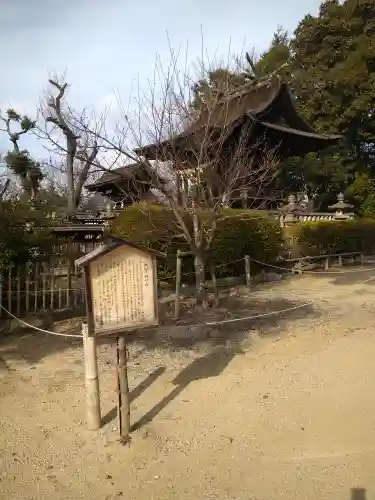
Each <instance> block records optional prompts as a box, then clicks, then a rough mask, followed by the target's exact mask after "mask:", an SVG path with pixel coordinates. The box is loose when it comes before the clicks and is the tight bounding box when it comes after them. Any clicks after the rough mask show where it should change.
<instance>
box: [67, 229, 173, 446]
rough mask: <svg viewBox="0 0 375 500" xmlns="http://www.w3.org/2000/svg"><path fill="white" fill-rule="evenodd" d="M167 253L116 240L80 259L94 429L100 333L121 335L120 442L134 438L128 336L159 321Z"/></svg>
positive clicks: (97, 421)
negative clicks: (160, 270)
mask: <svg viewBox="0 0 375 500" xmlns="http://www.w3.org/2000/svg"><path fill="white" fill-rule="evenodd" d="M157 256H161V257H165V255H164V254H160V253H158V252H154V251H153V250H149V249H148V248H144V247H141V246H139V245H134V244H133V243H131V242H129V241H125V240H120V239H117V238H116V239H115V238H111V239H110V240H109V241H107V242H105V243H104V245H103V246H101V247H99V248H97V249H96V250H93V251H92V252H90V253H89V254H87V255H85V256H84V257H81V258H80V259H78V260H77V261H76V265H77V266H83V268H84V274H85V290H86V310H87V324H83V325H82V336H83V346H84V359H85V378H86V409H87V425H88V428H89V429H92V430H97V429H99V428H100V424H101V415H100V395H99V382H98V366H97V353H96V338H95V337H96V336H97V335H100V334H112V333H114V334H116V335H117V383H118V407H119V429H120V436H121V441H122V442H123V443H127V442H129V439H130V396H129V386H128V375H127V354H126V344H125V337H124V335H121V334H123V333H125V332H126V331H129V330H138V329H139V328H145V327H148V326H155V325H157V324H158V294H157V275H156V257H157Z"/></svg>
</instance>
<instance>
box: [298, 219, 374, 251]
mask: <svg viewBox="0 0 375 500" xmlns="http://www.w3.org/2000/svg"><path fill="white" fill-rule="evenodd" d="M293 232H294V237H295V238H296V241H297V244H298V247H299V250H300V252H301V253H302V254H303V255H324V254H330V253H344V252H363V253H367V254H371V253H375V221H373V220H370V219H353V220H348V221H342V222H337V221H315V222H303V223H300V224H297V226H296V228H295V231H293Z"/></svg>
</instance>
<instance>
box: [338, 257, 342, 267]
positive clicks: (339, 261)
mask: <svg viewBox="0 0 375 500" xmlns="http://www.w3.org/2000/svg"><path fill="white" fill-rule="evenodd" d="M337 263H338V265H339V266H340V267H342V255H339V256H338V258H337Z"/></svg>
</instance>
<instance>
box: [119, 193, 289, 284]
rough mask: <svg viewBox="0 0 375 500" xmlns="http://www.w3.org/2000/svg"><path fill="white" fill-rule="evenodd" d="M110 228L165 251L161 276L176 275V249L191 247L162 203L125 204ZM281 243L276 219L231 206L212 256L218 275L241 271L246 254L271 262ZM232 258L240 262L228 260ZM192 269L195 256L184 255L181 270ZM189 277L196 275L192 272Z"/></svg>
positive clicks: (227, 211) (186, 271)
mask: <svg viewBox="0 0 375 500" xmlns="http://www.w3.org/2000/svg"><path fill="white" fill-rule="evenodd" d="M204 216H205V214H204V212H203V213H202V217H204ZM186 220H187V221H188V220H189V219H188V217H186ZM110 232H111V234H113V235H114V236H117V237H120V238H124V239H128V240H130V241H133V242H135V243H138V244H140V245H144V246H146V247H148V248H153V249H155V250H159V251H162V252H164V253H166V254H167V259H166V261H165V262H161V261H160V262H159V269H158V273H159V278H160V279H162V280H163V279H164V280H167V279H171V278H172V277H173V276H174V274H175V268H176V253H177V250H178V249H180V250H182V251H187V250H189V248H188V245H187V243H186V241H185V239H184V238H183V236H182V234H181V228H179V227H178V225H177V224H176V222H175V218H174V216H173V214H172V212H171V211H170V210H168V209H167V208H165V207H162V206H160V205H150V204H146V203H140V204H135V205H132V206H130V207H128V208H126V209H125V210H124V211H123V212H122V213H121V214H120V215H119V217H117V218H116V219H115V221H114V222H113V223H112V226H111V229H110ZM281 244H282V235H281V230H280V227H279V224H278V222H277V221H276V220H273V219H269V218H265V217H264V216H260V215H259V214H258V213H255V212H253V211H251V210H231V209H228V210H225V211H224V212H223V214H222V215H221V217H220V219H219V220H218V223H217V230H216V233H215V237H214V240H213V242H212V248H211V251H210V253H209V257H210V260H211V262H212V263H213V265H214V266H215V267H216V269H217V276H224V275H228V274H237V275H238V274H243V273H244V261H243V258H244V255H246V254H248V255H250V257H253V258H256V259H257V260H261V261H266V262H270V261H273V260H274V259H275V258H276V257H277V255H278V253H279V251H280V248H281ZM233 261H240V262H236V263H234V264H228V263H230V262H233ZM193 271H194V265H193V259H192V258H184V259H183V265H182V272H183V273H193ZM185 278H186V277H185ZM190 278H192V279H194V278H193V274H192V275H191V277H190ZM184 281H186V279H184Z"/></svg>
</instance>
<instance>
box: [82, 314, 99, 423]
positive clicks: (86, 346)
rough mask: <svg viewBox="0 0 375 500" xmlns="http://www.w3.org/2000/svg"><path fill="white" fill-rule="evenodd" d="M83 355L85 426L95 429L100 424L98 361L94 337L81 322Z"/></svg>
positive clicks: (85, 324)
mask: <svg viewBox="0 0 375 500" xmlns="http://www.w3.org/2000/svg"><path fill="white" fill-rule="evenodd" d="M82 336H83V356H84V361H85V382H86V417H87V428H88V429H89V430H90V431H97V430H98V429H100V426H101V414H100V394H99V378H98V362H97V355H96V339H95V337H94V336H92V335H89V328H88V325H87V323H82Z"/></svg>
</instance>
